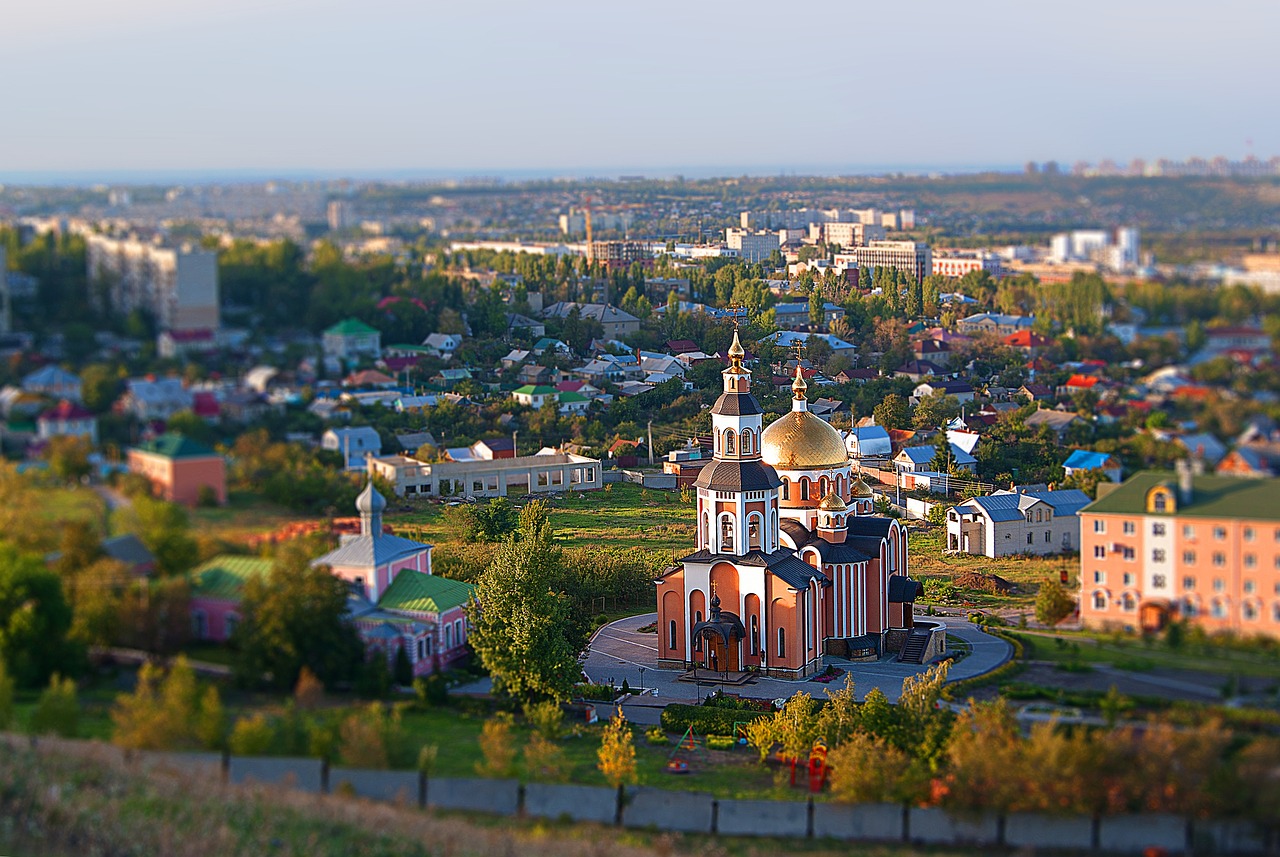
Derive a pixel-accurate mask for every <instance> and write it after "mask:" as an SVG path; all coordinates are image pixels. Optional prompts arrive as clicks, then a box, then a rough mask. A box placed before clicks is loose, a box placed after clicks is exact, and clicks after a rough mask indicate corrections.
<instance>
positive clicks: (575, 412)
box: [556, 393, 591, 416]
mask: <svg viewBox="0 0 1280 857" xmlns="http://www.w3.org/2000/svg"><path fill="white" fill-rule="evenodd" d="M590 408H591V400H590V399H588V398H587V397H586V396H584V395H582V394H581V393H560V394H559V401H558V403H557V407H556V410H558V411H559V412H560V413H561V414H562V415H563V416H585V415H586V413H587V411H588V410H590Z"/></svg>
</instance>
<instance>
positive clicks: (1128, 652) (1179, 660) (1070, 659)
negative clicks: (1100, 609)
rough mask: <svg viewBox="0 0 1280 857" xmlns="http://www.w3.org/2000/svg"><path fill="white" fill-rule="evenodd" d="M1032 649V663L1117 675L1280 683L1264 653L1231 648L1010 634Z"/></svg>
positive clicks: (1277, 668)
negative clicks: (1176, 673)
mask: <svg viewBox="0 0 1280 857" xmlns="http://www.w3.org/2000/svg"><path fill="white" fill-rule="evenodd" d="M1010 634H1011V635H1012V636H1016V637H1018V638H1019V639H1021V640H1023V641H1024V643H1025V644H1029V650H1028V658H1029V659H1031V660H1040V661H1050V662H1052V663H1055V664H1107V665H1109V666H1113V667H1116V668H1118V669H1125V670H1135V671H1147V670H1155V669H1179V670H1197V671H1201V672H1210V673H1217V674H1219V675H1221V676H1222V677H1223V678H1224V679H1225V678H1226V677H1227V676H1229V675H1232V674H1236V675H1241V676H1252V677H1257V678H1272V679H1275V680H1276V682H1277V683H1280V663H1277V659H1276V656H1275V655H1274V654H1269V653H1267V652H1262V651H1241V650H1239V649H1234V648H1229V647H1227V646H1217V645H1212V644H1211V643H1199V642H1191V641H1188V642H1186V643H1184V644H1183V645H1182V646H1181V647H1179V648H1178V649H1177V650H1176V651H1175V650H1173V649H1170V648H1169V647H1168V646H1166V645H1164V644H1163V643H1161V642H1158V641H1155V640H1152V641H1145V640H1142V639H1139V638H1136V637H1122V636H1100V635H1097V634H1090V633H1087V632H1081V633H1057V634H1049V633H1039V632H1037V633H1023V632H1012V631H1011V632H1010Z"/></svg>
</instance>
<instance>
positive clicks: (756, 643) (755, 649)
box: [751, 616, 760, 655]
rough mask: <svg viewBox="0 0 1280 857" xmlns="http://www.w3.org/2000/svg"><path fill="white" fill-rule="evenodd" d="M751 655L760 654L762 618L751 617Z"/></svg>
mask: <svg viewBox="0 0 1280 857" xmlns="http://www.w3.org/2000/svg"><path fill="white" fill-rule="evenodd" d="M751 654H753V655H758V654H760V617H759V616H752V617H751Z"/></svg>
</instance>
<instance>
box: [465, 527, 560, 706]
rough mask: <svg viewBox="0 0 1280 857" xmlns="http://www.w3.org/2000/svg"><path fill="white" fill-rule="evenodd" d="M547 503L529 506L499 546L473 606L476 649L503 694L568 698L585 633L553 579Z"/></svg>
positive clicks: (555, 568) (556, 572)
mask: <svg viewBox="0 0 1280 857" xmlns="http://www.w3.org/2000/svg"><path fill="white" fill-rule="evenodd" d="M546 513H547V510H546V505H545V503H541V502H534V503H530V504H528V505H527V506H525V508H524V509H523V510H521V514H520V528H519V529H518V530H517V532H516V533H514V534H513V535H512V536H511V537H509V538H508V539H507V541H506V542H504V543H503V544H502V546H501V547H500V548H498V551H497V553H496V554H495V556H494V558H493V562H492V563H491V564H490V565H489V567H488V568H487V569H485V571H484V573H483V574H481V575H480V580H479V582H478V585H477V588H476V593H475V598H474V599H473V600H472V602H471V603H470V604H469V605H468V608H467V612H468V616H469V618H470V620H471V635H470V640H471V646H472V648H474V649H475V651H476V654H477V655H478V656H479V658H480V662H481V663H482V664H483V665H484V667H485V668H486V669H487V670H489V673H490V675H491V676H492V677H493V689H494V692H495V693H497V694H498V695H499V696H504V697H509V698H514V699H519V700H524V701H533V700H539V699H554V700H562V699H567V698H568V696H569V693H570V692H571V691H572V689H573V685H574V684H575V683H576V682H577V680H578V677H579V675H581V672H582V668H581V664H580V661H579V656H580V652H581V651H582V644H583V643H584V642H585V641H584V640H582V639H580V630H575V628H576V623H575V622H574V620H573V618H572V616H571V612H572V611H571V606H570V604H569V601H568V599H567V598H566V596H565V595H564V594H563V593H562V592H560V591H557V589H556V588H555V583H556V580H557V578H558V577H559V576H560V575H561V568H560V565H561V563H560V551H559V549H558V548H556V547H555V545H554V544H553V543H552V534H551V525H550V523H549V521H548V520H547V516H546Z"/></svg>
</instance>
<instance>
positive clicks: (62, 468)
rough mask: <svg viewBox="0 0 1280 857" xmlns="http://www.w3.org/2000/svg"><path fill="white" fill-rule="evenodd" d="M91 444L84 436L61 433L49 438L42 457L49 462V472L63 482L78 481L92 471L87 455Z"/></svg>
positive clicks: (91, 446)
mask: <svg viewBox="0 0 1280 857" xmlns="http://www.w3.org/2000/svg"><path fill="white" fill-rule="evenodd" d="M92 452H93V444H92V443H90V442H89V439H88V438H85V437H73V436H71V435H62V436H59V437H51V438H49V444H48V446H46V447H45V450H44V458H45V461H47V462H49V472H50V473H52V474H53V475H54V476H56V477H57V478H58V479H61V480H62V481H64V482H79V481H80V480H81V479H83V478H84V477H86V476H88V475H89V473H90V472H91V471H92V469H93V468H92V465H90V464H89V455H90V454H91V453H92Z"/></svg>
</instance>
